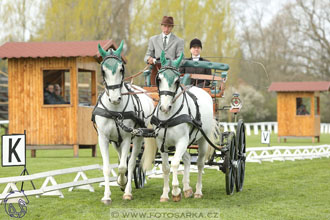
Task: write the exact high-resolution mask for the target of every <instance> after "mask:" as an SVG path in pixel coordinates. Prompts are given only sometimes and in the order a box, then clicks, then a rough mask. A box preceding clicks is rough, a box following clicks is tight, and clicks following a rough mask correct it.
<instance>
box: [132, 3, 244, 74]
mask: <svg viewBox="0 0 330 220" xmlns="http://www.w3.org/2000/svg"><path fill="white" fill-rule="evenodd" d="M164 15H167V16H173V18H174V23H175V26H174V28H173V31H172V32H173V33H174V34H175V35H177V36H179V37H180V38H183V39H184V41H185V57H190V51H189V43H190V41H191V40H192V39H193V38H195V37H197V38H199V39H201V41H202V42H203V52H202V55H203V56H204V57H239V56H240V49H239V42H238V41H237V40H236V34H235V28H234V23H233V19H232V15H231V8H230V3H229V1H227V0H226V1H217V0H202V1H198V2H197V1H194V0H185V1H183V0H180V1H178V0H169V1H147V0H145V1H134V3H133V10H132V17H131V18H132V21H131V24H130V42H131V43H130V45H131V50H130V52H129V54H128V57H129V61H130V65H133V66H135V67H138V69H141V68H143V66H144V65H145V64H144V63H143V57H144V54H145V52H146V49H147V44H148V40H149V38H150V37H151V36H153V35H156V34H160V33H161V29H160V22H161V19H162V17H163V16H164ZM133 48H134V49H133ZM213 60H214V61H217V62H226V63H228V64H230V66H231V76H232V77H231V78H234V75H235V74H234V73H236V72H238V71H237V68H236V67H237V66H238V65H237V62H236V61H235V62H233V60H229V59H223V58H222V59H219V58H217V59H213Z"/></svg>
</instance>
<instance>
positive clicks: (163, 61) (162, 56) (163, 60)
mask: <svg viewBox="0 0 330 220" xmlns="http://www.w3.org/2000/svg"><path fill="white" fill-rule="evenodd" d="M160 63H161V64H162V66H164V65H165V64H166V57H165V52H164V51H163V50H162V53H161V54H160Z"/></svg>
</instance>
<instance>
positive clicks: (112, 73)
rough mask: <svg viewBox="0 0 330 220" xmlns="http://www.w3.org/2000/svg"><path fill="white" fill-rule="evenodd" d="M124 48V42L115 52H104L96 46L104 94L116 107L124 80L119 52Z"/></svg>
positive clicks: (99, 46) (123, 70)
mask: <svg viewBox="0 0 330 220" xmlns="http://www.w3.org/2000/svg"><path fill="white" fill-rule="evenodd" d="M123 46H124V41H121V43H120V46H119V47H118V48H117V50H113V49H110V50H109V51H105V50H104V49H103V48H102V47H101V45H100V44H99V45H98V49H99V53H100V54H101V56H102V58H103V61H102V63H101V72H102V76H103V83H104V86H105V92H106V94H107V95H108V97H109V101H110V102H111V103H112V104H115V105H118V104H119V103H120V101H121V87H122V85H123V80H124V73H125V68H124V63H123V61H122V59H121V51H122V49H123Z"/></svg>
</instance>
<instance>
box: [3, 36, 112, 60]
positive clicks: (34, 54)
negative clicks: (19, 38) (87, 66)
mask: <svg viewBox="0 0 330 220" xmlns="http://www.w3.org/2000/svg"><path fill="white" fill-rule="evenodd" d="M98 44H100V45H101V46H102V47H103V48H104V49H105V50H108V49H109V48H110V47H112V48H117V45H116V44H115V43H114V41H112V40H97V41H71V42H69V41H68V42H7V43H5V44H3V45H2V46H1V47H0V58H3V59H6V58H7V59H8V58H29V57H30V58H46V57H96V58H99V57H100V54H99V52H98V49H97V45H98Z"/></svg>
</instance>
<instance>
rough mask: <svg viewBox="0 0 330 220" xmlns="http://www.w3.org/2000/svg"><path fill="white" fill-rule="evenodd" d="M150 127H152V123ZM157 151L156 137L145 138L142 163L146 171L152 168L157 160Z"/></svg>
mask: <svg viewBox="0 0 330 220" xmlns="http://www.w3.org/2000/svg"><path fill="white" fill-rule="evenodd" d="M148 128H152V126H151V124H149V125H148ZM156 152H157V144H156V138H144V151H143V154H142V159H141V164H142V169H143V170H144V171H146V170H151V169H152V163H153V162H154V160H155V157H156Z"/></svg>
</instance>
